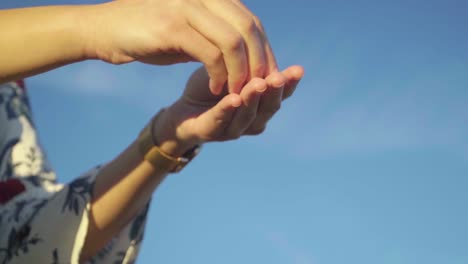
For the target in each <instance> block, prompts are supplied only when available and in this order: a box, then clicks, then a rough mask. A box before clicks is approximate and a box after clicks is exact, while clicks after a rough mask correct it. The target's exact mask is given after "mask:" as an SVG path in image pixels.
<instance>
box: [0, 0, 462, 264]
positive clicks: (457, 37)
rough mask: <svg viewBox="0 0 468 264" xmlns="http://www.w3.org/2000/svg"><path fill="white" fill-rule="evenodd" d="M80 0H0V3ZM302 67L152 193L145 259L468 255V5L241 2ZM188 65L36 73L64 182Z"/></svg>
mask: <svg viewBox="0 0 468 264" xmlns="http://www.w3.org/2000/svg"><path fill="white" fill-rule="evenodd" d="M42 3H44V4H57V3H78V1H75V2H72V1H69V2H64V0H61V1H60V2H58V1H41V2H39V1H32V0H28V1H15V2H8V3H5V2H2V4H1V5H0V7H2V8H7V7H13V6H28V5H38V4H42ZM246 4H247V5H248V6H249V7H250V8H251V9H252V10H254V12H255V13H256V14H258V16H259V17H260V18H261V19H262V21H263V23H264V25H265V27H266V29H267V32H268V34H269V36H270V40H271V42H272V45H273V48H274V50H275V52H276V54H277V58H278V62H279V63H280V65H281V67H282V68H284V67H286V66H288V65H291V64H300V65H303V66H304V67H305V70H306V76H305V78H304V80H303V82H302V84H301V86H300V87H299V89H298V90H297V93H296V95H295V96H294V97H292V98H291V99H289V100H288V101H287V102H285V103H284V105H283V107H282V109H281V112H280V113H278V115H277V116H276V117H275V118H274V119H273V120H272V121H271V123H270V125H269V127H268V130H267V131H266V132H265V133H264V134H263V135H261V136H259V137H249V138H243V139H241V140H238V141H235V142H230V143H222V144H207V145H206V146H205V148H204V150H203V152H202V154H201V155H200V156H199V157H197V159H196V160H195V161H194V162H193V163H192V164H191V165H190V166H189V167H187V168H186V169H185V170H184V171H183V172H182V173H181V174H179V175H171V176H170V177H169V178H168V180H167V181H166V182H165V183H164V184H163V185H162V186H161V187H160V188H159V189H158V190H157V192H156V194H155V196H154V200H153V204H152V207H151V210H150V216H149V222H148V226H147V233H146V237H145V243H144V246H143V248H142V252H141V255H140V258H139V263H184V264H185V263H225V264H229V263H271V264H343V263H349V264H354V263H356V264H375V263H382V264H387V263H388V264H394V263H398V264H406V263H408V264H409V263H411V264H414V263H425V264H432V263H447V264H467V263H468V226H467V223H468V209H467V205H466V203H467V201H468V192H467V189H468V137H467V135H468V49H467V47H468V16H467V13H468V2H467V1H464V0H460V1H455V0H444V1H442V0H438V1H435V0H426V1H411V0H410V1H402V0H394V1H359V0H357V1H344V0H328V1H325V0H320V1H305V0H303V1H300V0H289V1H268V2H267V1H246ZM196 67H197V64H194V63H192V64H185V65H176V66H171V67H166V68H163V67H153V66H148V65H143V64H129V65H122V66H112V65H106V64H104V63H100V62H95V61H93V62H85V63H79V64H75V65H70V66H67V67H64V68H61V69H58V70H55V71H52V72H49V73H46V74H43V75H40V76H37V77H33V78H30V79H29V80H28V81H27V83H28V85H29V87H30V94H31V97H32V104H33V108H34V111H35V118H36V120H37V125H38V127H39V129H40V133H41V139H42V142H43V145H44V146H45V148H46V149H47V151H48V155H49V157H50V159H51V161H52V163H53V165H54V167H55V168H56V170H57V172H58V175H59V177H60V179H61V180H62V181H70V180H71V179H73V178H74V177H76V176H78V175H79V174H81V173H83V172H84V171H86V170H87V169H88V168H90V167H92V166H94V165H96V164H99V163H102V162H105V161H107V160H109V159H111V158H112V157H114V156H115V155H117V154H118V153H119V151H121V150H122V149H123V148H124V147H125V146H126V145H127V144H128V143H130V142H131V140H133V139H134V138H135V137H136V136H137V134H138V132H139V130H140V129H141V127H142V126H143V125H144V124H145V122H146V121H147V120H148V119H149V118H150V116H151V115H152V114H154V113H155V112H156V111H157V110H158V109H159V108H160V107H163V106H166V105H168V104H170V103H171V102H172V101H174V100H175V99H176V98H177V97H178V95H179V94H180V93H181V91H182V88H183V86H184V82H185V80H186V78H187V77H188V76H189V74H190V72H191V71H192V70H193V69H195V68H196Z"/></svg>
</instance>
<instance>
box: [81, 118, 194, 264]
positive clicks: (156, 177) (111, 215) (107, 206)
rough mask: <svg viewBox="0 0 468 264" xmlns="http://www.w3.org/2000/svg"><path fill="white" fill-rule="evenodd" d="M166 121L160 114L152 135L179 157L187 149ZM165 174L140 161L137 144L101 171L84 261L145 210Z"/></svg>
mask: <svg viewBox="0 0 468 264" xmlns="http://www.w3.org/2000/svg"><path fill="white" fill-rule="evenodd" d="M165 121H166V118H165V116H164V115H162V116H161V117H160V118H159V119H158V122H157V123H156V124H154V130H153V132H154V135H155V137H156V139H157V141H158V143H160V148H161V150H163V151H164V152H165V153H168V154H170V155H173V156H179V155H180V154H181V153H183V152H184V151H185V150H186V149H188V148H190V146H189V145H188V144H185V143H183V142H180V141H177V140H174V139H173V135H174V129H173V127H172V126H171V125H170V124H168V122H165ZM167 173H168V172H167V171H165V170H162V169H161V168H155V167H154V166H153V165H152V164H151V163H149V162H148V161H145V160H144V159H143V155H142V153H141V152H140V149H139V146H138V142H137V141H135V142H133V143H132V144H131V145H130V146H129V147H128V148H127V149H126V150H124V151H123V152H122V153H121V154H120V155H119V156H118V157H117V158H115V159H114V160H113V161H111V162H110V163H109V164H107V165H106V166H105V167H103V168H102V169H101V171H100V172H99V174H98V175H97V178H96V183H95V187H94V190H93V200H92V203H91V215H90V221H89V227H88V235H87V238H86V241H85V245H84V248H83V251H82V259H83V260H86V259H88V258H89V257H91V256H93V255H95V254H96V253H97V252H98V251H99V250H100V249H101V248H102V247H103V246H105V245H106V244H107V243H108V242H109V240H110V239H111V238H112V237H114V236H115V235H116V234H117V233H118V232H120V230H121V229H122V228H123V227H124V226H125V225H126V224H128V223H129V222H130V221H131V219H133V218H134V217H135V216H136V215H137V214H138V213H139V212H140V211H141V209H143V208H144V206H145V205H146V203H147V202H148V201H149V199H150V198H151V195H152V193H153V192H154V190H155V189H156V188H157V186H158V185H159V184H160V183H161V182H162V181H163V180H164V178H165V177H166V175H167Z"/></svg>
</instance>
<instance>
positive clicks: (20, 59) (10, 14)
mask: <svg viewBox="0 0 468 264" xmlns="http://www.w3.org/2000/svg"><path fill="white" fill-rule="evenodd" d="M88 7H89V6H44V7H31V8H20V9H10V10H0V25H1V33H0V83H4V82H8V81H12V80H16V79H21V78H25V77H28V76H32V75H35V74H38V73H42V72H45V71H48V70H51V69H54V68H57V67H60V66H63V65H66V64H70V63H73V62H78V61H82V60H85V59H87V58H88V57H87V55H88V54H87V53H86V50H85V39H86V38H85V37H84V32H83V28H84V27H83V25H82V23H83V21H84V19H85V18H84V16H85V12H86V10H87V8H88Z"/></svg>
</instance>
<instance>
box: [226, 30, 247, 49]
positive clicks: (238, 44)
mask: <svg viewBox="0 0 468 264" xmlns="http://www.w3.org/2000/svg"><path fill="white" fill-rule="evenodd" d="M226 45H227V49H228V50H229V51H238V50H240V49H243V48H244V39H243V38H242V35H241V34H239V33H236V34H233V35H232V36H231V37H229V38H227V44H226Z"/></svg>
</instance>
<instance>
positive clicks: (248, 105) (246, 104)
mask: <svg viewBox="0 0 468 264" xmlns="http://www.w3.org/2000/svg"><path fill="white" fill-rule="evenodd" d="M266 89H267V84H266V81H265V80H263V79H260V78H254V79H252V80H251V81H250V82H249V83H247V85H246V86H244V88H243V89H242V92H241V94H240V96H241V99H242V105H241V106H240V107H239V108H237V110H236V113H235V115H234V116H233V119H232V121H231V124H230V125H229V126H228V127H227V128H226V131H225V137H226V139H236V138H239V137H240V136H242V135H243V134H244V131H245V130H246V129H247V128H248V127H250V125H251V124H252V122H253V121H254V120H255V118H256V117H257V110H258V104H259V102H260V98H261V95H262V93H263V92H265V90H266Z"/></svg>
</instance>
